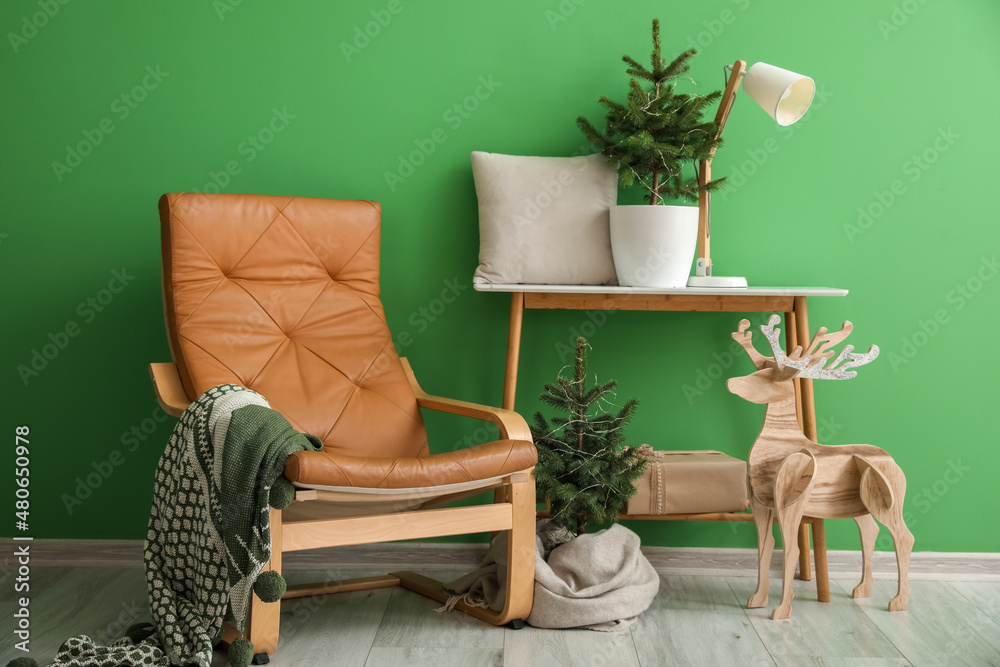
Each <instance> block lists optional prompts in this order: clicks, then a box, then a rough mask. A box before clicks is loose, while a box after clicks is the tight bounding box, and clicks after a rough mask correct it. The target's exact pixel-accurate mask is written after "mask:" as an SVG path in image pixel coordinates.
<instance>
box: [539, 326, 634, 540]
mask: <svg viewBox="0 0 1000 667" xmlns="http://www.w3.org/2000/svg"><path fill="white" fill-rule="evenodd" d="M588 347H589V346H588V345H587V341H586V339H584V338H578V339H577V342H576V359H575V362H574V366H573V377H572V378H571V379H567V378H565V377H562V375H560V376H559V377H558V378H557V379H556V382H555V384H547V385H545V393H544V394H542V396H541V400H542V401H543V402H545V403H547V404H548V405H551V406H552V407H554V408H556V409H558V410H560V411H562V412H564V413H566V415H567V416H566V417H556V418H553V419H552V421H551V422H550V421H548V420H546V419H545V417H543V416H542V414H541V413H540V412H538V413H535V419H534V425H533V426H532V427H531V435H532V437H533V439H534V441H535V447H536V448H537V449H538V465H537V466H535V485H536V488H537V491H538V496H539V497H540V498H547V499H548V500H549V504H550V508H551V509H550V513H549V520H550V522H551V524H552V525H553V526H555V527H562V528H566V529H568V530H570V531H571V532H573V533H576V534H578V535H579V534H582V533H583V532H585V530H586V527H587V523H588V522H589V521H596V522H602V523H603V522H608V521H615V520H616V519H617V517H618V513H619V511H620V510H621V509H622V508H623V507H624V506H625V503H626V502H628V499H629V498H631V497H632V495H633V494H634V493H635V486H634V482H635V481H636V480H637V479H639V477H641V476H642V473H643V471H644V470H645V468H646V464H647V462H648V459H646V458H644V457H642V456H639V455H638V454H637V453H636V451H637V450H635V449H633V448H631V447H627V446H625V447H623V446H622V445H623V443H624V440H625V438H624V435H623V433H622V430H623V427H624V426H625V424H626V423H627V422H628V420H629V419H630V418H631V416H632V413H633V411H634V410H635V407H636V405H638V402H637V401H636V400H635V399H634V398H633V399H630V400H628V401H626V402H625V404H624V405H623V406H622V407H621V408H620V409H618V410H617V411H616V412H614V413H611V412H608V411H607V410H606V406H608V405H610V404H611V403H610V401H609V397H608V395H609V394H613V392H614V389H615V387H616V383H615V381H614V380H612V381H610V382H606V383H604V384H596V385H595V386H593V387H587V348H588Z"/></svg>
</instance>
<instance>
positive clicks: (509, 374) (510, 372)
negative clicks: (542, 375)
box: [500, 292, 524, 410]
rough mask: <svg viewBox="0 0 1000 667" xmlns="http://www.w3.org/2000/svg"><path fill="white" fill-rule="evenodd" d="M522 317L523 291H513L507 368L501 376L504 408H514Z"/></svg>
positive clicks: (502, 404)
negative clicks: (502, 376)
mask: <svg viewBox="0 0 1000 667" xmlns="http://www.w3.org/2000/svg"><path fill="white" fill-rule="evenodd" d="M523 319H524V292H514V293H513V294H511V299H510V331H509V333H508V334H507V370H506V372H505V374H504V378H503V403H501V404H500V406H501V407H502V408H503V409H504V410H513V409H514V398H515V397H516V394H517V362H518V359H519V358H520V356H521V321H522V320H523Z"/></svg>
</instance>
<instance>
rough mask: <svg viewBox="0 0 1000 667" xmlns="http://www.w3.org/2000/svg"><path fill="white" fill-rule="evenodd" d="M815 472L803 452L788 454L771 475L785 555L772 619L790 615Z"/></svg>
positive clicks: (808, 458) (810, 458) (814, 466)
mask: <svg viewBox="0 0 1000 667" xmlns="http://www.w3.org/2000/svg"><path fill="white" fill-rule="evenodd" d="M815 473H816V459H815V458H814V457H813V456H812V454H810V453H809V452H807V451H803V452H797V453H795V454H791V455H790V456H788V457H787V458H786V459H785V460H784V461H782V462H781V465H780V466H778V471H777V473H776V474H775V476H774V505H775V508H776V511H777V513H778V525H779V526H780V527H781V541H782V542H783V543H784V552H785V563H784V573H783V575H784V576H783V577H782V584H781V602H779V603H778V606H777V607H775V608H774V613H772V614H771V618H772V619H774V620H778V619H781V618H788V617H789V616H791V614H792V598H793V597H795V593H794V591H793V590H792V581H793V580H794V578H795V564H796V562H797V561H798V557H799V542H798V531H799V524H800V523H801V522H802V515H803V514H805V509H806V505H807V504H808V502H809V496H810V495H812V489H813V480H814V478H815Z"/></svg>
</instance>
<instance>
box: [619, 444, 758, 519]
mask: <svg viewBox="0 0 1000 667" xmlns="http://www.w3.org/2000/svg"><path fill="white" fill-rule="evenodd" d="M639 453H640V454H642V455H643V456H645V457H647V458H648V459H649V465H648V466H647V467H646V471H645V472H644V473H643V475H642V477H641V478H639V480H638V481H636V483H635V484H636V489H637V490H636V493H635V495H634V496H632V497H631V498H630V499H629V501H628V505H627V507H626V509H625V513H626V514H646V515H656V514H695V513H702V512H742V511H744V510H745V509H746V508H747V464H746V461H742V460H740V459H735V458H733V457H732V456H728V455H726V454H723V453H722V452H715V451H692V452H658V451H654V450H653V449H652V448H651V447H649V445H643V446H642V447H640V448H639Z"/></svg>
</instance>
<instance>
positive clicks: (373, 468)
mask: <svg viewBox="0 0 1000 667" xmlns="http://www.w3.org/2000/svg"><path fill="white" fill-rule="evenodd" d="M536 460H537V454H536V452H535V448H534V446H533V445H532V444H531V443H530V442H524V441H522V440H498V441H496V442H487V443H485V444H482V445H476V446H475V447H470V448H469V449H463V450H459V451H456V452H447V453H443V454H434V455H433V456H426V457H417V458H398V459H371V458H362V457H358V456H344V455H342V454H336V453H332V452H295V453H293V454H292V455H291V456H289V457H288V464H287V465H286V466H285V477H287V478H288V479H289V480H291V481H292V482H295V483H296V484H298V485H300V486H310V487H317V486H324V487H358V488H360V487H363V488H366V489H380V490H387V489H412V488H423V487H428V486H447V485H449V484H463V483H467V482H474V481H477V480H485V479H493V478H496V477H500V476H501V475H507V474H510V473H512V472H517V471H519V470H527V469H528V468H530V467H532V466H533V465H535V462H536Z"/></svg>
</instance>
